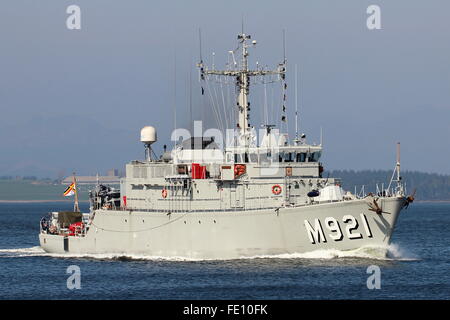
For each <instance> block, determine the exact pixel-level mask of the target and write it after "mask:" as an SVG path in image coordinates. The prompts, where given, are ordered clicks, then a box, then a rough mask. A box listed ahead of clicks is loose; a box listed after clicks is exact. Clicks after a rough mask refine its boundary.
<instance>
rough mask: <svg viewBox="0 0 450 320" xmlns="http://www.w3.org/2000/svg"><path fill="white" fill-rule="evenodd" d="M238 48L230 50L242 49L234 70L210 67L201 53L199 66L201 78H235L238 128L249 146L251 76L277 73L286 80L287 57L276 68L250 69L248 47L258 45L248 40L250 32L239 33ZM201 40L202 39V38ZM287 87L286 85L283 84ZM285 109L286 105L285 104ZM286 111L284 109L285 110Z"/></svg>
mask: <svg viewBox="0 0 450 320" xmlns="http://www.w3.org/2000/svg"><path fill="white" fill-rule="evenodd" d="M237 40H238V43H239V45H238V48H237V49H236V50H234V51H230V53H231V54H232V55H233V59H234V53H235V52H237V51H240V55H241V61H240V65H237V63H235V66H236V68H234V69H232V70H217V69H215V66H214V65H213V67H212V69H208V67H207V66H206V65H205V64H204V63H203V59H202V58H201V54H200V63H198V64H197V66H198V67H199V68H200V79H201V80H206V79H207V77H208V76H210V75H216V76H227V77H234V78H235V85H236V88H237V90H238V96H237V102H236V107H237V109H238V113H239V121H238V123H237V128H238V129H239V131H240V137H241V138H240V139H239V141H240V144H241V146H242V147H248V146H249V144H250V141H251V139H252V136H251V126H250V122H249V121H250V102H249V94H250V77H257V76H259V77H264V76H273V75H276V76H278V77H279V79H280V80H283V81H284V80H285V75H286V58H284V60H283V62H281V63H279V64H278V67H277V68H276V69H275V70H266V69H263V68H260V67H259V66H258V65H257V68H256V69H255V70H250V69H249V64H248V57H249V52H248V49H249V48H251V47H254V46H256V41H255V40H253V41H252V42H251V43H249V42H248V41H250V40H251V36H250V35H249V34H245V33H244V32H242V33H240V34H238V36H237ZM200 41H201V40H200ZM283 87H284V88H286V85H284V86H283ZM283 109H285V106H284V105H283ZM283 111H284V110H283Z"/></svg>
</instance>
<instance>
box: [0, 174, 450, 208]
mask: <svg viewBox="0 0 450 320" xmlns="http://www.w3.org/2000/svg"><path fill="white" fill-rule="evenodd" d="M328 174H329V175H330V177H334V178H341V179H342V187H343V188H344V189H345V190H348V191H351V192H354V190H355V186H356V189H357V191H360V190H361V187H362V186H363V185H364V186H365V191H366V192H375V191H376V189H375V185H376V184H377V183H378V184H379V186H380V188H381V184H382V183H384V186H385V187H387V185H388V184H389V180H390V178H391V176H392V171H388V170H362V171H353V170H333V171H328V172H324V175H323V177H327V175H328ZM402 179H403V181H405V182H406V187H407V191H408V192H409V193H412V191H413V190H414V188H417V193H416V199H417V200H436V201H437V200H450V176H449V175H440V174H435V173H423V172H417V171H403V172H402ZM66 187H67V186H64V185H61V184H58V183H56V182H55V181H51V180H37V179H35V178H34V177H31V178H27V177H24V178H23V179H21V180H14V179H12V177H0V200H68V201H70V200H72V198H65V197H63V195H62V193H63V192H64V190H65V189H66ZM79 187H80V193H79V195H80V200H87V199H88V190H89V189H90V188H92V186H82V185H80V186H79Z"/></svg>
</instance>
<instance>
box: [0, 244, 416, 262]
mask: <svg viewBox="0 0 450 320" xmlns="http://www.w3.org/2000/svg"><path fill="white" fill-rule="evenodd" d="M5 256H6V257H33V256H47V257H55V258H75V259H76V258H81V259H83V258H84V259H98V260H149V261H175V262H176V261H214V260H251V259H322V260H329V259H340V258H356V259H375V260H394V261H415V260H419V258H418V257H417V256H416V255H414V254H412V253H410V252H408V251H407V250H405V249H404V248H400V246H399V245H396V244H391V245H389V246H387V247H380V246H365V247H361V248H358V249H354V250H348V251H341V250H337V249H319V250H314V251H310V252H305V253H285V254H274V255H256V256H251V257H248V256H246V257H238V258H233V259H203V258H192V257H182V256H172V257H165V256H149V255H143V254H142V255H140V254H125V253H123V254H121V253H95V254H87V253H86V254H76V253H48V252H45V251H44V250H43V249H42V248H41V247H39V246H35V247H30V248H11V249H0V257H5Z"/></svg>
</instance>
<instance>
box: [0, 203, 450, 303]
mask: <svg viewBox="0 0 450 320" xmlns="http://www.w3.org/2000/svg"><path fill="white" fill-rule="evenodd" d="M70 208H71V205H70V204H69V203H0V225H1V226H3V228H2V231H1V232H0V299H449V298H450V204H447V203H414V204H413V205H411V206H410V208H409V209H408V210H406V211H403V212H402V214H401V216H400V218H399V221H398V225H397V228H396V231H395V233H394V236H393V241H392V242H393V244H392V245H391V247H390V249H389V257H388V258H383V257H382V256H380V255H379V254H378V252H377V251H370V250H363V251H355V252H351V253H346V252H339V251H317V252H312V253H308V254H298V255H284V256H276V257H267V258H252V259H238V260H225V261H183V260H179V259H178V260H173V261H171V260H162V259H158V258H155V257H153V258H152V257H134V258H133V257H116V256H108V255H99V256H89V257H80V256H69V257H61V256H59V255H49V254H45V253H44V252H43V251H42V250H41V249H40V248H39V242H38V238H37V235H38V231H39V220H40V218H41V216H43V215H44V214H45V213H47V212H49V211H54V210H69V209H70ZM82 209H84V210H86V209H87V208H82ZM71 265H77V266H79V267H80V270H81V289H79V290H76V289H75V290H69V289H68V288H67V285H66V283H67V278H68V277H69V274H67V273H66V270H67V267H69V266H71ZM370 265H377V266H379V267H380V270H381V288H380V289H373V290H369V289H368V288H367V285H366V283H367V278H368V277H369V276H370V274H368V273H367V268H368V266H370Z"/></svg>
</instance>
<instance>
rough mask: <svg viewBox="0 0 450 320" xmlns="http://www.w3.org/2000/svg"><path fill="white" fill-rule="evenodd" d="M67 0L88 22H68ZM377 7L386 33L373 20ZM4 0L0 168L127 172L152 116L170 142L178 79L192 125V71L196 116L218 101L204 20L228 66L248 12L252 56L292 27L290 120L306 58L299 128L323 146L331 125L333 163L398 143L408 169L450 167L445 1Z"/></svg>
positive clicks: (264, 53) (267, 50) (383, 162)
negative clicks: (205, 83) (207, 82)
mask: <svg viewBox="0 0 450 320" xmlns="http://www.w3.org/2000/svg"><path fill="white" fill-rule="evenodd" d="M71 4H76V5H79V6H80V8H81V30H68V29H67V27H66V19H67V17H68V16H69V15H68V14H67V13H66V8H67V7H68V6H69V5H71ZM371 4H376V5H379V6H380V8H381V26H382V29H381V30H369V29H368V28H367V26H366V19H367V17H368V15H367V13H366V9H367V7H368V6H369V5H371ZM0 8H1V9H0V39H1V44H0V45H1V50H0V111H1V113H0V175H4V174H21V175H23V174H35V175H39V176H56V175H57V174H58V173H59V172H63V171H65V173H66V174H67V173H70V172H72V171H76V172H78V173H79V174H95V173H96V172H100V173H103V172H104V171H106V170H107V169H109V168H113V167H114V168H119V169H123V167H124V164H125V163H126V162H128V161H129V160H133V159H140V158H142V157H143V154H144V151H143V147H142V145H141V143H140V142H139V130H140V128H141V127H142V126H144V125H154V126H156V127H157V129H158V135H159V141H158V143H157V144H156V145H155V148H156V150H157V151H159V150H161V148H162V145H163V144H170V141H169V135H170V133H171V131H172V128H173V122H174V121H173V118H174V117H173V106H174V91H175V90H174V84H175V83H176V96H177V99H176V105H177V114H178V117H177V123H178V124H181V125H183V126H187V125H188V124H187V119H188V115H187V112H186V110H188V96H189V95H188V90H187V88H188V79H189V72H190V69H192V72H193V76H192V78H193V101H194V109H196V110H197V111H196V112H194V118H201V116H200V114H201V112H202V110H204V109H207V108H209V107H208V106H207V105H206V106H202V107H200V106H201V105H202V102H201V101H202V100H201V97H200V90H199V88H198V81H197V71H196V69H195V63H196V62H197V61H198V51H199V50H198V47H199V43H198V28H201V29H202V35H203V55H204V57H205V60H207V62H208V63H209V64H211V63H212V61H211V56H212V52H215V53H216V55H215V63H216V65H217V66H221V67H222V66H224V63H225V62H226V60H227V51H228V50H232V49H234V48H235V47H236V35H237V33H238V32H239V31H240V29H241V20H242V17H244V20H245V30H246V32H247V33H249V34H251V35H252V37H253V38H254V39H256V40H257V41H258V45H257V48H256V49H254V50H252V51H251V58H252V60H251V61H252V63H254V62H255V61H259V62H260V63H261V64H267V65H269V66H275V65H276V64H277V63H278V62H280V61H281V59H282V38H281V34H282V30H283V29H286V39H287V44H286V49H287V59H288V68H289V71H290V74H289V75H288V90H289V91H288V110H289V115H290V120H291V121H292V122H291V123H290V129H291V131H292V128H293V126H294V123H293V117H292V110H293V108H294V103H293V101H294V98H293V97H294V90H293V87H294V81H293V79H294V72H293V70H294V65H295V64H298V65H299V71H300V75H299V78H300V80H301V81H300V85H299V95H300V115H301V122H300V125H301V131H304V132H305V133H306V134H307V136H308V138H309V141H310V142H314V141H316V142H319V132H320V127H322V128H323V133H324V145H325V151H324V156H323V158H322V160H323V161H324V163H325V167H326V168H328V169H387V168H393V166H394V161H395V143H396V142H397V141H401V143H402V166H403V168H404V169H410V170H421V171H426V172H437V173H445V174H450V161H449V159H450V125H449V120H450V41H449V40H450V39H449V38H450V37H449V33H450V18H449V12H450V2H449V1H445V0H442V1H437V0H434V1H433V0H431V1H424V0H421V1H412V0H408V1H406V0H396V1H383V0H372V1H365V0H348V1H347V0H342V1H335V0H333V1H331V0H330V1H322V0H314V1H313V0H311V1H298V0H296V1H242V0H240V1H229V0H228V1H211V0H209V1H171V0H165V1H143V0H142V1H124V0H120V1H118V0H114V1H111V0H110V1H106V0H104V1H102V0H95V1H93V0H72V1H62V0H53V1H50V0H45V1H44V0H41V1H33V0H28V1H23V0H3V1H2V2H1V5H0ZM175 62H176V75H177V79H176V82H175V81H174V75H175ZM261 101H262V99H261V98H260V97H254V99H253V100H252V111H254V112H260V110H261V109H260V108H261ZM232 107H233V106H230V108H232ZM202 108H203V109H202ZM211 113H212V111H211V110H210V109H209V111H208V114H207V116H206V118H207V119H211V117H210V114H211ZM213 125H214V124H213Z"/></svg>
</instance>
